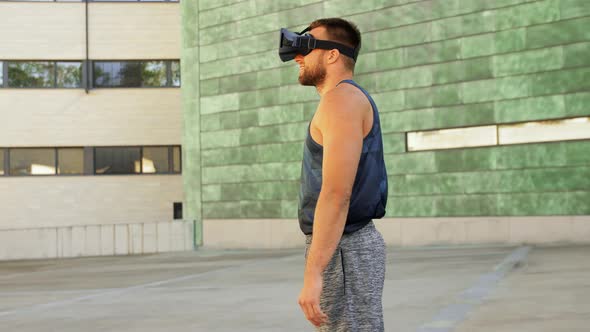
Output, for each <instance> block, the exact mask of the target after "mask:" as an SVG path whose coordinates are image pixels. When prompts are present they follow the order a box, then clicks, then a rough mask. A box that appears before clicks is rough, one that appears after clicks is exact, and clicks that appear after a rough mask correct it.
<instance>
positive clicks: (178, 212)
mask: <svg viewBox="0 0 590 332" xmlns="http://www.w3.org/2000/svg"><path fill="white" fill-rule="evenodd" d="M172 217H173V218H174V220H178V219H182V202H174V203H173V204H172Z"/></svg>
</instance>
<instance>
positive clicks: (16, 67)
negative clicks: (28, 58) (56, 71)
mask: <svg viewBox="0 0 590 332" xmlns="http://www.w3.org/2000/svg"><path fill="white" fill-rule="evenodd" d="M8 86H9V87H11V88H50V87H52V86H53V63H51V62H49V61H37V62H9V63H8Z"/></svg>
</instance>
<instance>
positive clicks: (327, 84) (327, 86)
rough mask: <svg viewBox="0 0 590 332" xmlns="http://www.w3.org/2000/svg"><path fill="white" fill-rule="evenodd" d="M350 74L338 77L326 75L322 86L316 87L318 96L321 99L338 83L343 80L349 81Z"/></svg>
mask: <svg viewBox="0 0 590 332" xmlns="http://www.w3.org/2000/svg"><path fill="white" fill-rule="evenodd" d="M351 79H352V73H351V72H348V73H341V74H338V75H326V79H324V82H322V84H320V85H317V86H316V90H317V91H318V93H319V94H320V97H323V96H324V95H325V94H326V93H327V92H328V91H330V90H332V89H334V88H335V87H336V85H338V83H340V82H342V81H343V80H351Z"/></svg>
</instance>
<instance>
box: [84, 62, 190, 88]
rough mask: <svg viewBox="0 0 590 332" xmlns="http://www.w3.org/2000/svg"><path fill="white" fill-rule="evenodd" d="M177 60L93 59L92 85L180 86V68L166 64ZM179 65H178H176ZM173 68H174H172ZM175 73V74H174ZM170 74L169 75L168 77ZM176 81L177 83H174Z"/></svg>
mask: <svg viewBox="0 0 590 332" xmlns="http://www.w3.org/2000/svg"><path fill="white" fill-rule="evenodd" d="M174 62H176V63H179V61H168V60H166V61H95V62H94V66H93V71H94V72H93V75H94V76H93V77H94V82H93V83H94V87H98V88H100V87H127V88H132V87H165V86H180V68H177V69H176V72H175V71H174V70H170V74H169V73H168V70H167V66H171V64H172V63H174ZM176 66H177V67H179V65H178V64H177V65H176ZM172 69H174V68H172ZM175 75H176V76H175ZM169 76H170V77H169ZM176 82H177V84H175V83H176Z"/></svg>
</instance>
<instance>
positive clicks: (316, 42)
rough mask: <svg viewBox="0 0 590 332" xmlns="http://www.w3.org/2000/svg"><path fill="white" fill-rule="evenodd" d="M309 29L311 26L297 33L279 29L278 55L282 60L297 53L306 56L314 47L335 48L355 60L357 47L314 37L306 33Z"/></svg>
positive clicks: (290, 58)
mask: <svg viewBox="0 0 590 332" xmlns="http://www.w3.org/2000/svg"><path fill="white" fill-rule="evenodd" d="M309 30H311V28H310V27H307V28H306V29H305V30H303V31H301V32H300V33H297V32H291V31H289V30H287V29H285V28H282V29H281V40H280V42H279V57H281V60H283V62H286V61H291V60H293V59H295V56H296V55H297V54H301V55H303V56H306V55H308V54H309V52H311V51H312V50H313V49H315V48H320V49H322V50H332V49H337V50H338V51H340V53H342V54H344V55H346V56H347V57H349V58H352V59H353V60H354V61H356V57H357V56H358V49H359V47H357V48H356V49H355V48H352V47H348V46H346V45H343V44H340V43H337V42H333V41H329V40H320V39H315V38H314V37H313V36H312V35H310V34H309V33H307V34H306V32H307V31H309Z"/></svg>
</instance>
